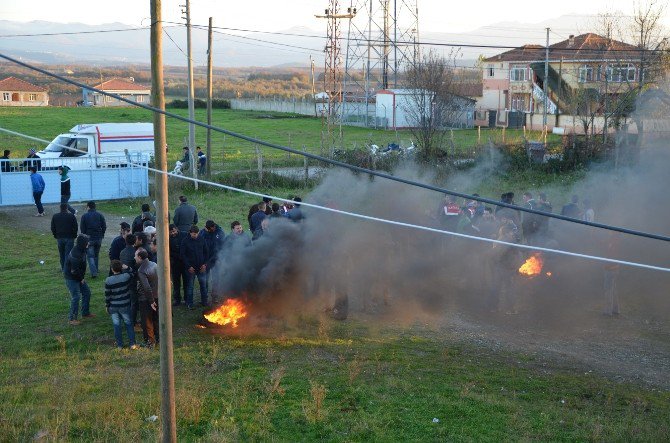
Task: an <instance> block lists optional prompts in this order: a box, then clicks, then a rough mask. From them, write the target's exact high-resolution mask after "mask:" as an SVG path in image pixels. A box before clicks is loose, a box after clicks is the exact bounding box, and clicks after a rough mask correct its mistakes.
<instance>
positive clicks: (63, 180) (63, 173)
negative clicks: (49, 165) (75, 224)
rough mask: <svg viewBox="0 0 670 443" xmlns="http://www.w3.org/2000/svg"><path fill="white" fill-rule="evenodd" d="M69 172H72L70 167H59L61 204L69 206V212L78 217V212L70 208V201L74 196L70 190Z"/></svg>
mask: <svg viewBox="0 0 670 443" xmlns="http://www.w3.org/2000/svg"><path fill="white" fill-rule="evenodd" d="M68 172H70V168H69V167H68V166H59V167H58V174H59V175H60V202H61V203H65V204H66V205H67V210H68V211H70V213H72V214H74V215H77V210H76V209H74V208H73V207H72V206H70V203H68V202H69V201H70V197H71V196H72V193H71V190H70V177H69V176H68V175H67V173H68Z"/></svg>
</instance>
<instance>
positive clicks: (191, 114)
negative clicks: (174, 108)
mask: <svg viewBox="0 0 670 443" xmlns="http://www.w3.org/2000/svg"><path fill="white" fill-rule="evenodd" d="M186 53H187V58H188V118H189V120H191V121H193V120H195V105H194V104H193V98H194V97H193V96H194V95H195V91H194V88H193V46H192V45H191V0H186ZM188 151H189V157H190V160H191V174H192V175H193V177H195V176H196V174H195V171H196V165H195V156H194V152H195V125H194V124H193V123H189V124H188ZM193 183H195V189H198V182H197V181H195V182H193Z"/></svg>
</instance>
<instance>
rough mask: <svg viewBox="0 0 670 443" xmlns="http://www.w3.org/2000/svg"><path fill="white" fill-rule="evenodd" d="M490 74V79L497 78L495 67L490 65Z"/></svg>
mask: <svg viewBox="0 0 670 443" xmlns="http://www.w3.org/2000/svg"><path fill="white" fill-rule="evenodd" d="M488 74H489V77H494V76H495V68H494V67H493V65H489V67H488Z"/></svg>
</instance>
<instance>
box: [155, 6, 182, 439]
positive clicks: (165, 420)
mask: <svg viewBox="0 0 670 443" xmlns="http://www.w3.org/2000/svg"><path fill="white" fill-rule="evenodd" d="M150 4H151V6H150V7H151V104H152V105H153V106H154V107H156V108H158V109H161V110H165V96H164V94H163V43H162V40H161V39H162V32H163V25H162V14H161V0H151V3H150ZM154 157H155V159H156V167H157V168H158V169H159V170H160V171H161V173H160V174H157V176H156V203H157V208H156V222H157V226H156V234H157V238H158V245H157V246H158V251H157V252H158V253H157V258H158V263H157V264H158V306H159V308H158V317H159V319H158V329H159V336H160V373H161V429H162V441H164V442H176V441H177V418H176V415H177V414H176V407H175V391H174V355H173V349H172V300H171V299H172V297H171V295H170V261H169V260H170V251H169V249H168V248H169V241H168V239H169V233H168V226H169V220H168V177H167V153H166V152H165V115H163V114H160V113H158V112H154Z"/></svg>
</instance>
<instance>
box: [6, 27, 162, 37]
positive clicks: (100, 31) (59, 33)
mask: <svg viewBox="0 0 670 443" xmlns="http://www.w3.org/2000/svg"><path fill="white" fill-rule="evenodd" d="M146 29H151V27H150V26H142V27H139V28H125V29H101V30H95V31H71V32H42V33H35V34H4V35H0V38H11V37H51V36H57V35H83V34H104V33H107V32H128V31H143V30H146Z"/></svg>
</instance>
